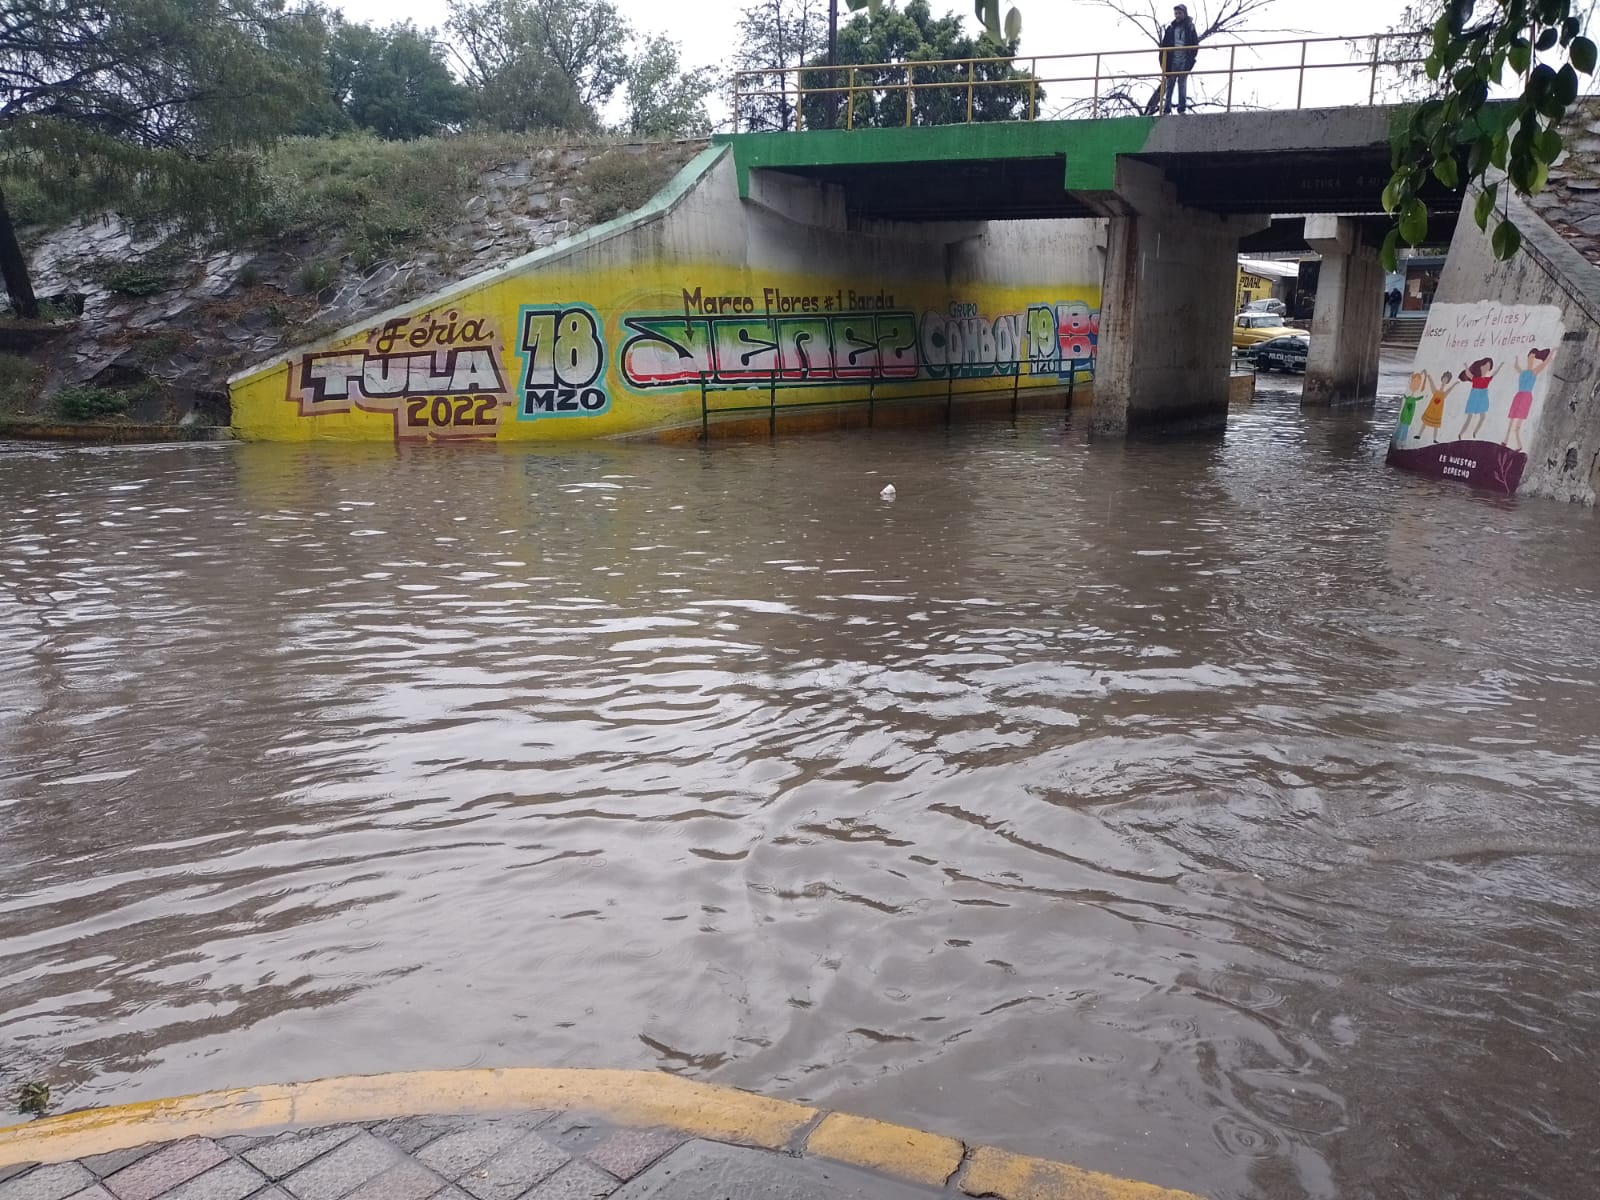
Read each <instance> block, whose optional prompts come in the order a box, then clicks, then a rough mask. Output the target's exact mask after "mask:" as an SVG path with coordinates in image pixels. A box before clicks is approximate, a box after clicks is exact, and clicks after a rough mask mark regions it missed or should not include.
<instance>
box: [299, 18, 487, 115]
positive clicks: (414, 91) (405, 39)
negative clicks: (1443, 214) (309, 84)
mask: <svg viewBox="0 0 1600 1200" xmlns="http://www.w3.org/2000/svg"><path fill="white" fill-rule="evenodd" d="M328 75H329V84H330V88H331V90H332V94H333V99H334V102H335V103H336V104H337V105H338V107H339V108H340V109H341V110H342V111H343V112H344V113H345V114H346V116H348V118H349V121H350V123H351V124H354V125H356V126H357V127H359V128H362V129H370V130H371V131H372V132H373V133H376V134H377V135H378V136H379V137H382V138H389V139H391V140H403V139H409V138H417V137H424V136H426V135H428V134H433V133H439V132H440V131H441V130H444V129H448V128H451V127H453V126H456V125H459V124H460V123H461V122H462V121H463V120H465V119H466V116H467V102H466V96H465V95H464V93H463V90H462V88H461V85H460V84H458V83H457V82H456V81H455V80H454V79H453V78H452V77H451V75H450V68H449V66H447V65H446V63H445V61H444V54H443V52H442V51H441V50H440V48H439V45H438V43H437V42H435V41H434V38H433V30H431V29H427V30H419V29H418V28H417V27H416V26H414V25H412V24H411V23H410V22H409V21H407V22H403V23H400V24H396V25H391V26H389V28H387V29H374V28H373V27H372V26H370V25H345V24H341V25H339V26H338V28H336V29H335V30H334V32H333V36H332V38H330V39H329V45H328Z"/></svg>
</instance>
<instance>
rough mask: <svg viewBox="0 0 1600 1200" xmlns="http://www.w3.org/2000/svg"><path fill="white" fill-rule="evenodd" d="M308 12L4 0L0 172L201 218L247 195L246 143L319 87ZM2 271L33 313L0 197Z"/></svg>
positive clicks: (14, 299) (260, 6)
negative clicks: (147, 204)
mask: <svg viewBox="0 0 1600 1200" xmlns="http://www.w3.org/2000/svg"><path fill="white" fill-rule="evenodd" d="M324 37H325V29H324V28H323V24H322V18H321V13H320V12H319V11H318V10H315V9H311V10H299V11H292V12H291V11H286V10H285V9H284V8H283V6H282V4H281V3H280V2H279V0H92V2H88V3H85V2H79V0H7V3H6V4H5V5H4V6H3V7H0V171H3V173H4V174H5V175H7V176H11V177H26V178H28V179H30V180H33V181H36V182H37V183H38V185H39V187H40V188H41V189H42V190H44V191H46V192H48V193H49V194H51V195H52V196H53V197H55V198H58V199H68V198H76V199H82V200H92V201H93V202H95V203H98V204H102V205H103V204H107V203H118V202H120V201H122V200H123V199H126V198H130V197H135V196H136V197H139V198H142V199H144V200H146V201H147V202H151V203H154V204H156V205H158V206H159V207H160V208H161V209H162V210H163V211H164V212H166V213H168V214H170V215H171V216H172V217H175V218H178V219H183V220H192V221H195V222H202V221H204V220H205V219H207V218H208V217H210V216H211V215H214V214H216V213H218V212H221V211H224V210H226V209H228V208H230V207H234V206H237V205H239V204H240V203H241V202H243V201H245V200H247V199H248V198H249V197H250V196H252V195H253V194H254V193H255V185H256V179H257V176H256V172H255V164H254V160H253V158H252V156H251V153H250V152H251V151H252V150H254V149H256V148H258V147H260V146H263V145H265V144H267V143H269V142H271V141H273V140H274V139H276V138H277V137H278V136H280V135H281V134H282V133H283V132H284V131H286V130H288V129H291V128H293V127H294V125H295V124H296V123H297V121H298V119H299V116H300V114H301V112H302V111H303V110H304V108H305V106H306V104H307V98H308V97H311V96H314V95H316V94H317V90H318V89H317V74H318V64H317V59H318V54H319V51H320V47H321V45H322V43H323V39H324ZM0 274H3V275H4V278H5V284H6V290H7V292H8V293H9V295H10V297H11V303H12V307H13V308H14V309H15V310H16V312H17V313H18V314H19V315H21V316H24V317H36V316H37V315H38V312H39V308H38V303H37V301H36V299H35V298H34V294H33V283H32V279H31V276H30V275H29V272H28V265H27V260H26V258H25V257H24V255H23V253H22V250H21V247H20V246H19V245H18V243H17V238H16V232H15V230H14V228H13V227H12V221H11V216H10V213H9V212H8V211H7V209H6V207H5V197H4V195H3V193H0Z"/></svg>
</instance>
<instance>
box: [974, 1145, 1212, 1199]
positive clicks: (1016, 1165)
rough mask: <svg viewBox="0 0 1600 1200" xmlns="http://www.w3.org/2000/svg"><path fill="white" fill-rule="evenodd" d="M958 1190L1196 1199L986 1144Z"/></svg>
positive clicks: (977, 1152)
mask: <svg viewBox="0 0 1600 1200" xmlns="http://www.w3.org/2000/svg"><path fill="white" fill-rule="evenodd" d="M961 1190H962V1191H963V1192H965V1193H966V1194H967V1195H969V1196H1002V1197H1004V1198H1005V1200H1199V1198H1198V1197H1197V1196H1195V1195H1194V1194H1193V1193H1192V1192H1175V1191H1172V1190H1171V1189H1170V1188H1162V1187H1156V1186H1155V1185H1154V1184H1149V1183H1139V1182H1138V1181H1136V1180H1133V1179H1118V1178H1117V1177H1116V1176H1115V1175H1102V1174H1100V1173H1099V1172H1098V1171H1085V1170H1082V1169H1081V1168H1079V1167H1070V1166H1068V1165H1067V1164H1066V1163H1058V1162H1050V1161H1049V1160H1048V1159H1043V1158H1027V1157H1025V1156H1023V1155H1021V1154H1009V1153H1007V1152H1006V1151H1004V1150H996V1149H994V1148H993V1147H990V1146H982V1147H979V1148H978V1149H977V1150H974V1151H973V1153H972V1161H970V1162H969V1163H968V1164H967V1169H966V1172H965V1173H964V1174H963V1175H962V1176H961Z"/></svg>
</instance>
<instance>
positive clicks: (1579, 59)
mask: <svg viewBox="0 0 1600 1200" xmlns="http://www.w3.org/2000/svg"><path fill="white" fill-rule="evenodd" d="M1567 57H1568V58H1570V59H1571V60H1572V65H1573V66H1575V67H1577V68H1578V70H1580V71H1582V72H1583V73H1584V74H1585V75H1593V74H1594V68H1595V46H1594V43H1593V42H1591V41H1590V40H1589V39H1588V38H1586V37H1578V38H1573V39H1572V45H1570V46H1568V47H1567Z"/></svg>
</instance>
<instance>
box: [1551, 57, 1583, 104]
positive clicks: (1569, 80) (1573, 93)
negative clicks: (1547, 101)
mask: <svg viewBox="0 0 1600 1200" xmlns="http://www.w3.org/2000/svg"><path fill="white" fill-rule="evenodd" d="M1554 96H1555V98H1556V101H1557V102H1558V103H1559V104H1560V105H1561V107H1562V108H1566V107H1567V106H1569V105H1570V104H1572V102H1573V101H1575V100H1576V99H1577V98H1578V73H1577V72H1576V71H1574V70H1573V69H1572V64H1571V63H1568V64H1567V65H1566V66H1564V67H1562V68H1561V72H1560V74H1558V75H1557V76H1556V85H1555V91H1554Z"/></svg>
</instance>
